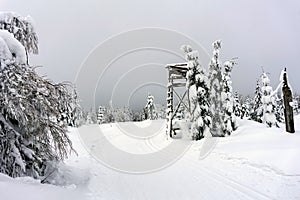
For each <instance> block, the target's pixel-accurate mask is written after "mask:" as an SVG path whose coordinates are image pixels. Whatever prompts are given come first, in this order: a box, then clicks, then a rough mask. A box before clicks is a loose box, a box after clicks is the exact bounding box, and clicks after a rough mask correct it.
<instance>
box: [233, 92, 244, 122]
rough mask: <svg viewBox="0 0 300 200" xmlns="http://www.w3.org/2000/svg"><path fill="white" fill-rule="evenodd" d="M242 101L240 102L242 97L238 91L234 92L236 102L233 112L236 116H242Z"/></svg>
mask: <svg viewBox="0 0 300 200" xmlns="http://www.w3.org/2000/svg"><path fill="white" fill-rule="evenodd" d="M241 110H242V107H241V103H240V97H239V93H238V92H237V91H235V92H234V103H233V112H234V114H235V116H237V117H240V116H241Z"/></svg>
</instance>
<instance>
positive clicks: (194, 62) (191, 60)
mask: <svg viewBox="0 0 300 200" xmlns="http://www.w3.org/2000/svg"><path fill="white" fill-rule="evenodd" d="M181 49H182V50H183V52H184V53H185V59H186V61H187V64H188V69H189V70H188V72H187V74H186V78H187V87H188V88H189V90H190V89H191V87H194V90H195V91H196V94H195V95H194V96H192V97H191V103H192V104H193V107H194V108H195V111H194V113H193V114H194V116H193V117H192V127H191V132H192V138H193V139H194V140H200V139H201V138H203V137H204V136H205V135H207V134H208V133H210V125H211V117H210V113H209V101H208V98H209V88H208V79H207V76H206V73H205V70H204V68H203V67H202V66H201V65H200V63H199V55H198V51H194V50H193V49H192V48H191V47H190V46H188V45H184V46H182V48H181ZM178 117H180V118H183V117H184V107H182V112H181V113H180V116H178Z"/></svg>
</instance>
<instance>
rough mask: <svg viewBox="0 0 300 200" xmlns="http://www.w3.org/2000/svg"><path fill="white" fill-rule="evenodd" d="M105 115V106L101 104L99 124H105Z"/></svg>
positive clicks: (98, 113) (98, 116) (98, 114)
mask: <svg viewBox="0 0 300 200" xmlns="http://www.w3.org/2000/svg"><path fill="white" fill-rule="evenodd" d="M104 115H105V107H104V106H99V108H98V112H97V123H98V124H103V123H104V122H105V121H104V119H105V118H104Z"/></svg>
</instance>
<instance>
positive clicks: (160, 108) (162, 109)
mask: <svg viewBox="0 0 300 200" xmlns="http://www.w3.org/2000/svg"><path fill="white" fill-rule="evenodd" d="M166 109H167V108H166V106H165V105H161V104H155V111H156V114H157V119H166Z"/></svg>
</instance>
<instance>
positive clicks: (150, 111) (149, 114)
mask: <svg viewBox="0 0 300 200" xmlns="http://www.w3.org/2000/svg"><path fill="white" fill-rule="evenodd" d="M145 111H146V119H151V120H152V119H155V115H154V112H155V106H154V97H153V96H152V95H151V94H148V97H147V104H146V106H145Z"/></svg>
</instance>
